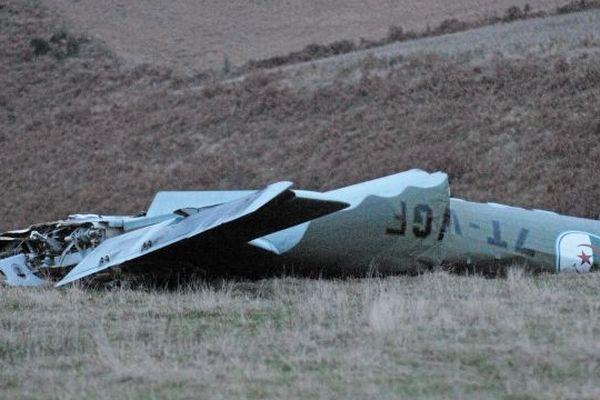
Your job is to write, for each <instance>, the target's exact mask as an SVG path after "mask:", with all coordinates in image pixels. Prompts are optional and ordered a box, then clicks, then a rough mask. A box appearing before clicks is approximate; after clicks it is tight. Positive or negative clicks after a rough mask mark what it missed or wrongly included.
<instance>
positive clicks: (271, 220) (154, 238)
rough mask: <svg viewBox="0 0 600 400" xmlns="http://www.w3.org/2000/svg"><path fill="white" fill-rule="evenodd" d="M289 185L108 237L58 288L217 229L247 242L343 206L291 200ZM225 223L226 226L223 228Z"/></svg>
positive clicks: (308, 200) (284, 184)
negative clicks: (248, 220) (254, 219)
mask: <svg viewBox="0 0 600 400" xmlns="http://www.w3.org/2000/svg"><path fill="white" fill-rule="evenodd" d="M290 186H291V183H290V182H279V183H275V184H272V185H269V186H267V187H266V188H265V189H263V190H260V191H255V192H250V193H249V194H247V195H245V196H243V197H241V198H238V199H236V200H233V201H229V202H225V203H222V204H219V205H216V206H212V207H205V208H193V209H192V208H188V209H183V210H180V211H178V212H177V213H179V214H183V215H175V214H173V215H174V217H173V218H171V219H167V220H165V221H162V222H159V223H157V224H155V225H150V226H147V227H144V228H141V229H138V230H134V231H131V232H127V233H124V234H122V235H120V236H115V237H113V238H110V239H107V240H105V241H104V242H102V243H101V244H100V245H99V246H98V247H96V248H95V250H94V251H92V252H91V253H90V254H89V255H87V256H86V257H85V258H84V259H83V260H82V261H81V262H80V263H79V264H77V265H76V266H75V268H73V269H72V270H71V271H70V272H69V273H68V274H67V275H66V276H65V277H64V278H63V279H62V280H61V281H60V282H58V283H57V286H62V285H65V284H67V283H70V282H73V281H74V280H77V279H81V278H83V277H85V276H88V275H91V274H94V273H97V272H100V271H102V270H105V269H107V268H110V267H113V266H116V265H120V264H123V263H125V262H127V261H130V260H133V259H135V258H138V257H142V256H147V255H149V254H150V253H152V252H155V251H157V250H160V249H163V248H165V247H167V246H170V245H172V244H174V243H178V242H182V241H186V240H192V239H196V238H197V237H198V236H200V235H202V234H204V233H206V232H208V231H211V230H216V228H221V229H222V230H225V232H224V234H223V237H224V239H223V240H226V238H231V237H234V238H236V239H237V240H243V241H248V240H250V239H254V238H256V237H258V236H261V235H262V234H264V233H266V232H271V231H275V230H280V229H282V228H286V227H288V226H290V225H295V224H297V223H298V222H303V221H305V220H306V219H312V218H315V217H317V216H320V215H322V214H324V213H328V212H331V211H337V210H339V209H341V208H344V207H346V206H347V204H345V203H342V202H334V201H324V200H315V199H309V198H302V197H299V196H296V195H295V194H294V192H292V191H291V190H289V187H290ZM259 211H260V212H259ZM263 211H264V212H263ZM150 218H155V217H150ZM252 218H256V221H255V222H254V221H250V222H251V223H250V224H248V223H247V222H246V219H252ZM228 224H230V225H228ZM226 225H228V226H227V228H223V227H224V226H226ZM199 251H202V250H201V249H199Z"/></svg>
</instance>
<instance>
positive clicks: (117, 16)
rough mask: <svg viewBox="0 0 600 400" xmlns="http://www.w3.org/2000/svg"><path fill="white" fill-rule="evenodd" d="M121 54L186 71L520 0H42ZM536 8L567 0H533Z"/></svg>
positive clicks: (467, 16) (469, 15) (371, 35)
mask: <svg viewBox="0 0 600 400" xmlns="http://www.w3.org/2000/svg"><path fill="white" fill-rule="evenodd" d="M43 1H44V3H45V4H46V5H47V6H48V7H50V8H53V9H57V10H58V11H59V12H60V14H61V15H63V16H64V17H65V18H66V19H67V20H68V21H69V22H68V23H69V25H70V26H73V25H74V26H76V27H78V28H79V29H80V30H82V31H84V32H87V33H88V34H91V35H93V36H94V37H95V38H97V39H100V40H102V41H104V42H106V43H107V44H108V46H109V47H110V48H111V49H113V50H115V51H116V52H117V54H118V55H119V57H121V58H123V59H124V60H127V61H130V62H133V63H140V62H147V63H150V64H157V63H158V64H162V65H168V66H170V67H173V68H178V69H183V70H186V71H194V70H201V69H204V68H221V67H222V66H223V63H224V60H225V58H228V59H229V61H230V62H232V63H233V64H242V63H245V62H246V61H248V60H250V59H262V58H266V57H270V56H274V55H279V54H286V53H288V52H290V51H293V50H299V49H301V48H303V47H304V46H306V45H308V44H311V43H329V42H333V41H335V40H341V39H350V40H355V41H358V40H359V39H360V38H361V37H363V38H368V39H379V38H381V37H383V36H385V35H386V34H387V31H388V29H389V27H390V26H392V25H395V26H402V27H404V28H405V29H417V30H420V29H425V28H426V27H427V26H428V25H429V26H437V25H438V24H439V23H440V22H441V21H443V20H445V19H450V18H457V19H460V20H466V21H468V20H474V19H479V18H482V17H486V16H490V15H500V16H501V15H503V14H504V12H505V10H506V9H507V8H508V7H510V6H515V5H517V6H520V7H523V6H524V5H525V2H524V3H523V4H518V2H515V0H495V1H492V0H449V1H439V0H423V1H415V0H292V1H283V2H282V1H279V0H252V1H239V0H236V1H230V0H229V1H197V0H177V1H172V0H108V1H101V2H99V1H95V0H43ZM526 3H528V4H529V5H530V6H531V8H532V10H541V9H553V8H554V7H556V6H557V5H560V4H563V3H565V0H528V1H527V2H526Z"/></svg>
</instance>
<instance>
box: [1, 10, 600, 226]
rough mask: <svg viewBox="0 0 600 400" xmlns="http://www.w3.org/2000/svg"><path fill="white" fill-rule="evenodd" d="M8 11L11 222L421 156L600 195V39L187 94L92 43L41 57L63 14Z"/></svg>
mask: <svg viewBox="0 0 600 400" xmlns="http://www.w3.org/2000/svg"><path fill="white" fill-rule="evenodd" d="M27 4H30V3H27ZM31 4H33V3H31ZM0 13H2V19H3V21H6V22H7V23H6V24H3V25H2V27H0V35H1V37H2V40H1V41H2V42H3V43H9V45H8V46H5V47H3V48H2V49H0V69H1V71H0V72H1V73H0V87H2V91H0V105H2V106H1V107H0V121H2V122H1V124H2V125H0V126H1V127H2V129H1V131H0V143H1V144H2V147H1V149H0V152H1V156H0V159H1V160H2V165H3V174H2V176H1V178H0V187H2V192H1V194H0V199H1V202H2V209H1V210H0V228H3V229H6V228H10V227H17V226H20V225H23V224H25V223H30V222H35V221H39V220H44V219H49V218H58V217H63V216H65V215H66V214H67V213H71V212H85V211H95V212H102V213H115V212H118V213H132V212H137V211H139V210H140V209H142V208H144V207H146V206H147V204H148V202H149V201H150V199H151V197H152V195H153V193H154V192H155V191H157V190H162V189H176V188H177V189H207V188H240V187H259V186H262V185H264V184H266V183H268V182H270V181H273V180H277V179H290V180H293V181H295V182H296V183H297V184H298V186H300V187H303V188H314V189H328V188H333V187H337V186H340V185H344V184H350V183H354V182H357V181H360V180H364V179H368V178H373V177H377V176H381V175H384V174H387V173H393V172H397V171H401V170H404V169H409V168H424V169H427V170H437V169H441V170H445V171H447V172H448V173H449V174H450V177H451V184H452V188H453V190H454V195H456V196H459V197H465V198H469V199H473V200H494V201H499V202H507V203H516V204H519V205H523V206H535V207H539V208H542V207H543V208H549V209H555V210H558V211H561V212H566V213H571V214H576V215H581V216H588V217H589V216H597V213H598V210H600V200H598V199H599V198H600V196H599V195H600V184H599V183H598V182H597V181H596V180H595V179H593V176H594V173H595V171H596V168H597V165H598V163H599V161H600V147H599V146H597V145H596V141H597V138H598V135H599V134H600V114H598V110H599V109H600V64H599V63H598V60H597V59H596V58H595V57H596V56H594V55H593V54H591V53H590V54H588V53H586V52H582V53H581V54H580V55H579V56H578V58H571V59H567V58H565V57H563V56H561V55H553V56H551V57H548V58H545V59H530V60H525V59H515V60H509V59H503V58H502V57H498V58H497V59H495V60H492V61H491V62H490V64H489V65H487V66H485V67H473V66H471V65H470V64H469V63H468V62H467V61H468V60H467V61H465V60H462V61H456V60H449V59H445V58H441V57H437V56H434V55H421V56H417V57H414V58H411V59H410V60H408V61H407V62H405V63H403V65H402V66H401V67H400V68H398V69H395V70H391V71H390V72H389V73H388V74H387V76H370V75H369V69H368V68H365V70H364V72H363V73H364V75H363V78H362V79H361V80H360V81H358V82H350V83H348V82H341V81H340V82H336V83H335V84H333V85H330V86H328V87H324V88H320V89H317V90H296V89H294V90H292V89H285V88H281V87H279V86H278V85H276V84H275V83H274V82H271V81H270V79H271V78H269V77H267V76H265V75H260V74H257V75H253V76H250V77H248V78H247V79H245V80H244V81H243V82H242V83H238V84H235V85H228V86H221V85H219V84H215V85H214V86H212V87H211V88H210V89H206V90H204V91H201V92H200V91H198V92H191V93H187V92H186V93H183V94H182V93H181V92H175V91H172V90H170V88H172V87H173V86H177V85H180V84H181V82H180V81H178V80H177V78H176V77H174V76H172V74H171V73H170V72H169V71H168V70H165V69H159V68H151V67H138V68H135V69H126V68H124V67H122V66H120V65H119V63H118V62H117V61H116V60H114V59H113V58H112V57H111V56H110V55H109V54H108V53H106V52H104V51H103V50H102V49H100V48H99V47H98V46H97V45H96V44H94V43H92V42H88V43H83V44H82V45H81V49H80V51H79V56H77V57H67V58H57V57H53V56H51V55H50V54H46V55H43V56H38V57H35V56H33V54H32V51H33V50H32V47H31V45H30V40H31V39H32V38H34V37H50V36H51V35H52V34H53V33H54V32H55V31H56V25H54V22H53V21H54V20H53V17H52V16H50V15H48V14H47V13H46V11H44V10H41V9H40V8H39V7H30V8H28V7H27V6H24V5H23V3H21V2H19V3H17V2H10V1H9V2H8V3H7V4H6V6H5V7H4V8H2V9H0ZM33 22H35V23H33ZM591 177H592V178H591Z"/></svg>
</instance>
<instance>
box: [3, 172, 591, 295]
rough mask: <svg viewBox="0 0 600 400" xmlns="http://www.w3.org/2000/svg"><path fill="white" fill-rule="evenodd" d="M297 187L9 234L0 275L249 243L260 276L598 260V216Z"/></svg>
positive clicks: (380, 182)
mask: <svg viewBox="0 0 600 400" xmlns="http://www.w3.org/2000/svg"><path fill="white" fill-rule="evenodd" d="M290 187H291V183H289V182H279V183H275V184H273V185H269V186H267V187H266V188H264V189H262V190H259V191H252V190H247V191H244V190H242V191H189V192H159V193H158V194H157V195H156V197H155V199H154V201H153V202H152V204H151V205H150V207H149V209H148V212H147V213H145V214H143V215H139V216H101V215H73V216H70V217H69V218H68V219H66V220H64V221H56V222H50V223H43V224H36V225H34V226H31V227H29V228H27V229H24V230H20V231H10V232H6V233H2V234H0V272H2V275H3V277H4V282H5V283H6V284H8V285H13V286H37V285H41V284H44V283H45V282H46V280H50V281H56V280H58V282H57V283H56V285H57V286H62V285H65V284H68V283H70V282H74V281H77V280H79V279H81V278H84V277H87V276H91V275H96V274H98V273H100V272H102V271H107V270H110V269H112V268H113V267H116V266H119V265H122V264H128V263H130V262H132V261H139V260H147V261H148V263H147V265H148V267H147V268H152V260H154V259H155V258H158V257H167V258H168V257H172V256H173V255H179V254H184V253H185V254H186V256H187V257H188V258H189V259H190V261H191V262H192V263H194V262H195V261H197V260H200V259H203V258H204V259H205V260H206V259H211V258H218V257H221V255H224V254H226V253H231V254H237V253H235V251H233V250H232V251H229V250H230V249H236V248H241V247H242V246H243V247H244V248H247V249H250V251H249V252H248V253H247V254H246V255H245V256H244V257H246V258H247V259H246V260H245V261H246V262H248V261H250V262H254V260H255V258H254V255H256V257H257V258H256V264H259V265H256V266H255V267H256V268H257V269H258V271H259V274H260V271H261V268H262V266H263V265H266V264H270V265H277V266H285V267H286V269H287V270H290V271H299V272H300V271H302V272H316V273H320V272H324V273H342V274H363V275H364V274H365V273H367V272H369V271H373V270H377V271H379V272H382V273H406V272H408V273H411V272H418V271H420V270H424V269H428V268H431V267H432V266H435V265H440V264H444V263H445V264H452V265H457V266H469V267H473V268H477V267H482V268H485V267H487V266H491V265H501V264H511V263H523V264H527V265H529V266H532V267H534V268H536V269H538V270H543V271H552V272H565V271H574V272H588V271H591V270H592V269H594V268H596V267H597V266H598V265H599V264H600V222H599V221H595V220H588V219H582V218H574V217H568V216H562V215H558V214H555V213H552V212H548V211H539V210H526V209H522V208H515V207H509V206H504V205H499V204H493V203H473V202H468V201H464V200H460V199H454V198H451V197H450V195H449V187H448V179H447V176H446V174H444V173H441V172H436V173H431V174H430V173H426V172H424V171H420V170H411V171H406V172H403V173H399V174H395V175H391V176H387V177H384V178H379V179H375V180H371V181H367V182H363V183H359V184H356V185H352V186H348V187H344V188H340V189H336V190H332V191H329V192H325V193H318V192H311V191H302V190H292V189H290ZM252 249H253V250H252ZM253 251H254V252H255V253H253ZM253 254H254V255H253ZM259 254H260V257H258V255H259ZM265 268H266V267H265Z"/></svg>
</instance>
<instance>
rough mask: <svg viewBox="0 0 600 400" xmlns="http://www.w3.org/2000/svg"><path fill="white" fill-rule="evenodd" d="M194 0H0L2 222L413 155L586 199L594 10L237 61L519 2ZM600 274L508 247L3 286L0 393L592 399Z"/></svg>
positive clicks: (593, 200) (405, 161)
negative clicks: (463, 262) (277, 59)
mask: <svg viewBox="0 0 600 400" xmlns="http://www.w3.org/2000/svg"><path fill="white" fill-rule="evenodd" d="M196 3H199V2H192V1H191V0H190V1H188V0H181V1H176V2H165V1H162V0H156V1H147V2H141V1H129V2H127V1H122V2H117V1H109V2H93V1H91V0H89V1H88V0H79V1H67V0H0V44H1V45H0V161H1V162H2V167H3V173H2V174H0V187H1V188H2V190H0V204H2V207H0V230H3V229H8V228H16V227H20V226H23V225H26V224H28V223H32V222H37V221H41V220H46V219H54V218H60V217H64V216H65V215H66V214H68V213H72V212H88V211H89V212H101V213H136V212H138V211H139V210H140V209H143V208H144V207H146V206H147V204H148V203H149V201H150V200H151V196H152V195H153V193H154V192H156V191H157V190H164V189H181V188H183V189H206V188H240V187H259V186H262V185H264V184H266V183H268V182H270V181H274V180H279V179H289V180H293V181H295V182H297V183H298V185H299V186H301V187H304V188H309V189H310V188H314V189H327V188H333V187H337V186H340V185H344V184H350V183H354V182H357V181H360V180H364V179H368V178H373V177H377V176H381V175H384V174H387V173H393V172H398V171H401V170H404V169H409V168H424V169H427V170H437V169H440V170H445V171H447V172H448V173H449V175H450V178H451V187H452V189H453V194H454V195H455V196H458V197H465V198H468V199H471V200H481V201H497V202H505V203H512V204H517V205H522V206H528V207H536V208H548V209H553V210H557V211H560V212H564V213H569V214H574V215H580V216H587V217H597V216H598V213H599V212H600V182H598V180H597V179H594V178H593V177H595V176H596V175H597V169H598V165H599V163H600V146H598V138H599V135H600V113H599V111H598V110H600V30H599V29H598V26H600V25H599V21H600V11H598V10H588V11H585V12H579V13H573V14H567V15H554V16H551V17H547V18H537V19H528V20H522V21H517V22H512V23H500V24H497V25H493V26H486V27H482V28H480V29H477V30H468V31H464V32H459V33H454V34H448V35H442V36H438V37H429V38H425V39H419V40H412V41H404V42H401V43H390V44H388V45H387V46H382V47H379V48H372V49H370V50H366V51H360V52H354V53H349V54H344V55H339V56H336V57H329V58H322V59H319V60H314V61H310V62H306V63H302V64H294V65H286V66H284V67H281V68H274V69H261V68H258V69H257V68H254V69H253V68H251V67H249V66H248V64H246V65H245V66H244V67H243V68H238V65H241V64H244V63H246V62H247V61H249V60H250V59H253V58H254V59H259V58H262V57H271V56H273V55H282V54H283V55H285V54H287V53H289V52H293V51H296V50H298V49H301V48H302V47H304V46H305V45H307V44H311V43H316V44H321V45H323V44H327V43H330V42H331V41H334V40H340V39H348V40H354V41H356V40H358V39H359V38H360V37H361V36H362V37H367V38H382V37H384V36H385V35H386V34H387V32H388V28H389V27H390V26H391V25H402V26H404V27H405V28H407V29H421V28H423V27H424V26H426V25H427V24H430V25H432V26H436V25H437V24H438V23H439V22H440V21H444V20H447V19H449V18H459V19H462V20H467V21H469V20H474V19H477V18H480V17H485V16H489V15H491V14H497V15H503V14H504V13H505V11H506V9H507V7H509V6H513V5H517V6H520V7H523V5H522V4H514V3H513V2H507V1H497V2H482V1H470V0H469V1H458V0H456V1H445V2H439V1H422V2H417V1H406V2H400V3H402V4H400V3H398V4H396V3H395V2H384V1H379V0H369V1H363V2H354V1H352V2H343V3H344V6H340V2H337V1H334V2H328V1H311V2H302V3H300V2H291V3H290V2H288V3H286V6H285V7H284V6H282V5H281V4H283V3H278V2H273V1H261V2H247V3H243V4H242V2H204V3H202V4H203V7H205V8H198V7H196V6H195V5H196ZM529 3H530V5H531V6H532V8H533V9H534V10H538V9H542V8H544V9H547V10H553V9H554V8H555V6H556V5H557V4H562V3H563V2H555V1H530V2H529ZM165 4H168V6H165ZM577 4H581V3H577ZM586 4H587V3H586ZM227 7H230V8H231V10H230V9H228V8H227ZM229 11H231V12H229ZM269 13H271V14H269ZM265 15H268V16H270V18H262V17H264V16H265ZM259 17H261V18H259ZM173 20H176V21H178V22H179V23H178V24H174V23H172V21H173ZM257 21H260V23H257ZM190 32H191V33H192V34H190ZM225 57H227V58H228V59H229V60H230V61H231V63H232V65H231V66H229V67H228V68H225V67H226V65H225V64H224V60H225ZM207 66H213V67H215V68H213V69H212V70H206V69H205V68H206V67H207ZM590 176H591V177H592V178H591V179H590ZM599 284H600V275H598V274H589V275H568V276H552V275H540V276H529V275H523V273H521V272H519V271H518V266H517V267H515V269H513V270H510V271H509V272H508V275H507V276H506V277H505V278H499V279H484V278H482V277H480V276H460V275H452V274H448V273H445V272H434V273H428V274H425V275H421V276H417V277H402V276H400V277H387V278H378V277H370V278H364V279H345V280H310V279H302V278H292V277H284V278H275V279H265V280H259V281H224V282H220V281H208V282H194V283H190V284H184V285H182V286H180V287H179V288H177V290H166V289H165V290H162V289H156V288H143V287H142V288H140V287H135V288H118V289H112V290H109V289H92V288H86V287H80V286H75V287H70V288H67V289H65V290H55V289H53V288H40V289H33V290H32V289H14V288H0V398H7V399H12V398H25V399H42V398H53V399H59V398H60V399H71V398H72V399H80V398H91V399H108V398H127V399H146V398H160V399H165V398H166V399H184V398H217V399H218V398H356V399H358V398H384V399H385V398H424V399H425V398H465V399H471V398H506V399H529V398H539V399H585V398H587V399H595V398H600V384H599V382H598V376H600V346H599V345H598V340H597V337H598V334H599V333H600V332H599V330H600V324H599V317H598V316H599V315H600V300H598V299H599V297H598V286H599Z"/></svg>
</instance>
